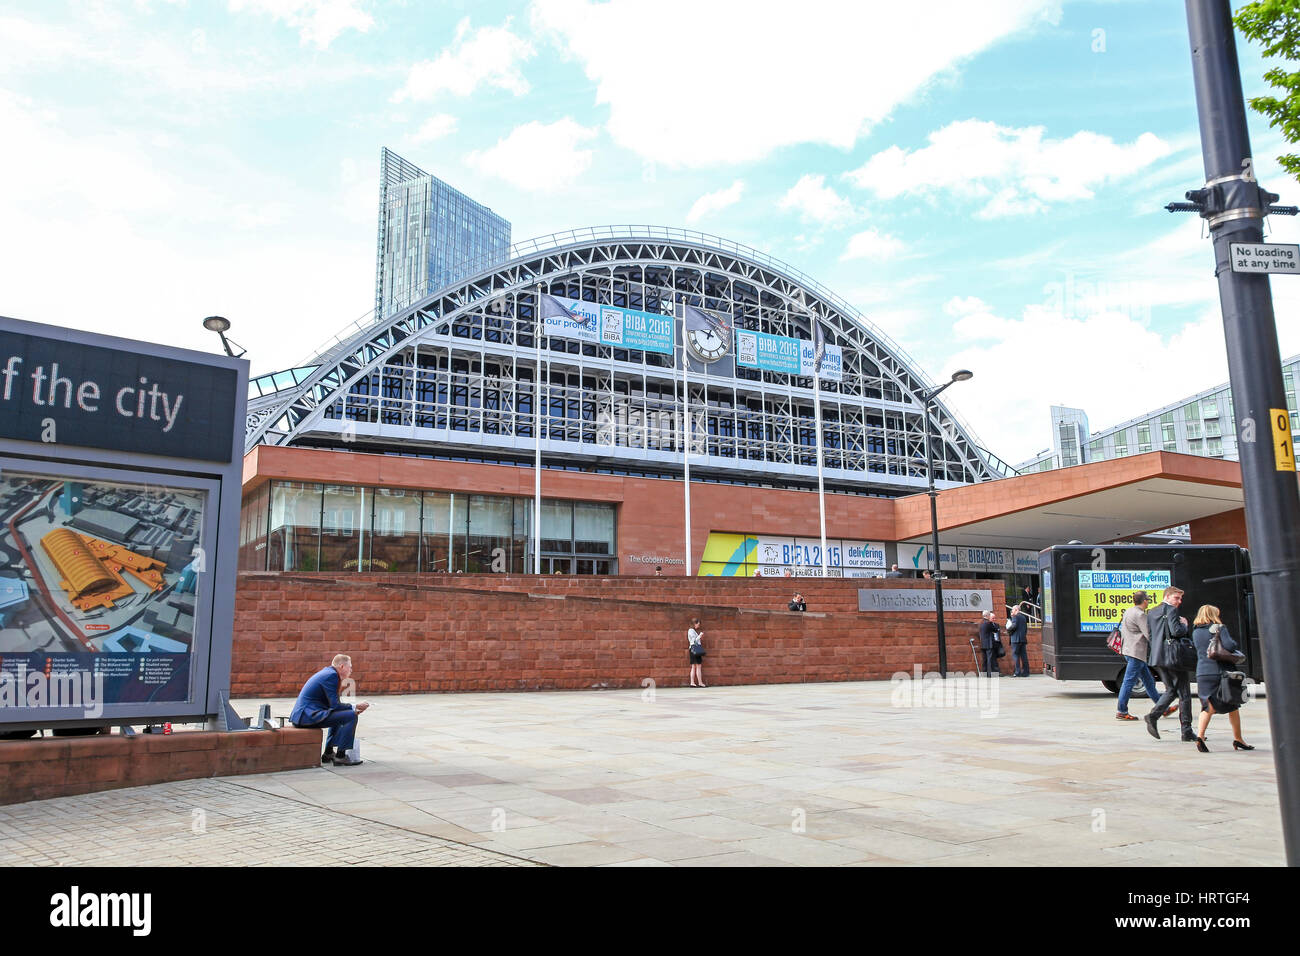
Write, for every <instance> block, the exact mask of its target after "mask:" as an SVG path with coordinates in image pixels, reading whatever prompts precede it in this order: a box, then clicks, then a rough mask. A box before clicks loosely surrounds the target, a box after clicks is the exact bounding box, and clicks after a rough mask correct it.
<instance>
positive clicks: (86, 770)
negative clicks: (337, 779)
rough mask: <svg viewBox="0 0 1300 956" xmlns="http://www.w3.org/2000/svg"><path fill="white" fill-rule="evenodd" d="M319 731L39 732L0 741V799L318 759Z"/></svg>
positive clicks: (288, 766)
mask: <svg viewBox="0 0 1300 956" xmlns="http://www.w3.org/2000/svg"><path fill="white" fill-rule="evenodd" d="M320 751H321V731H319V730H300V729H298V728H295V727H285V728H284V729H282V730H276V731H250V732H249V733H244V734H225V733H215V732H207V731H182V732H181V733H175V734H166V735H164V734H140V735H139V736H136V737H120V736H107V737H103V736H100V737H80V738H65V737H45V738H40V739H36V740H7V741H5V742H4V743H2V744H0V804H7V803H24V802H26V801H28V800H45V799H48V798H49V797H65V796H69V795H71V794H76V793H97V792H99V791H101V790H116V789H118V788H120V787H140V786H144V785H145V784H150V783H164V782H169V781H172V780H193V779H195V778H198V777H226V776H231V775H233V774H244V773H275V772H277V771H280V770H301V769H304V768H307V767H319V766H320Z"/></svg>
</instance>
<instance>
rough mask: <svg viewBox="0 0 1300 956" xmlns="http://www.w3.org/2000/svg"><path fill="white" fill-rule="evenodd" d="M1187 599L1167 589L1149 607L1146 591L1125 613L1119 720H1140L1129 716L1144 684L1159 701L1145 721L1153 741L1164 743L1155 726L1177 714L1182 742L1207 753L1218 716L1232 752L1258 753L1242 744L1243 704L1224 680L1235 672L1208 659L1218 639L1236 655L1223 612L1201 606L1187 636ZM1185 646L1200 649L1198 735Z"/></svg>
mask: <svg viewBox="0 0 1300 956" xmlns="http://www.w3.org/2000/svg"><path fill="white" fill-rule="evenodd" d="M1183 593H1184V592H1183V590H1182V589H1181V588H1176V587H1170V588H1166V589H1165V592H1164V595H1163V596H1162V599H1161V601H1160V603H1159V604H1157V605H1156V606H1155V607H1152V606H1151V595H1149V594H1148V593H1147V592H1146V591H1135V592H1134V593H1133V604H1132V606H1131V607H1129V608H1127V609H1126V610H1125V611H1124V616H1123V617H1122V618H1121V619H1120V624H1119V631H1120V641H1121V644H1120V653H1121V654H1122V655H1123V656H1124V657H1125V658H1126V659H1127V665H1126V666H1125V669H1124V681H1123V683H1122V684H1120V689H1119V704H1118V706H1117V708H1116V711H1115V719H1116V720H1137V719H1138V718H1136V717H1134V716H1133V715H1132V714H1130V713H1129V712H1128V702H1129V698H1130V697H1131V696H1132V694H1133V688H1134V687H1135V686H1136V685H1137V683H1138V682H1139V681H1141V682H1142V686H1143V688H1145V690H1146V692H1147V696H1148V697H1150V698H1151V699H1152V700H1153V701H1155V706H1154V707H1152V709H1151V712H1150V713H1149V714H1147V715H1146V717H1144V718H1143V720H1144V721H1145V722H1146V725H1147V731H1148V732H1149V733H1150V734H1151V736H1152V737H1155V738H1156V739H1157V740H1159V739H1160V729H1159V727H1158V726H1157V722H1158V721H1159V720H1160V718H1161V717H1169V716H1171V715H1172V714H1173V713H1174V711H1178V722H1179V725H1180V727H1181V729H1182V739H1183V741H1184V742H1186V743H1192V742H1193V741H1194V742H1195V743H1196V749H1197V750H1199V751H1200V752H1201V753H1209V752H1210V748H1209V747H1208V746H1206V743H1205V731H1206V729H1207V728H1208V727H1209V725H1210V718H1211V717H1213V716H1214V715H1215V714H1227V715H1228V723H1229V724H1231V725H1232V747H1233V749H1234V750H1254V749H1255V748H1254V747H1252V746H1251V745H1249V744H1247V743H1246V742H1245V741H1244V740H1242V738H1241V714H1240V712H1239V708H1240V707H1241V701H1240V700H1239V699H1238V697H1239V694H1236V693H1233V684H1232V680H1231V679H1225V678H1226V675H1227V674H1228V673H1229V671H1231V670H1232V668H1231V666H1230V665H1227V664H1224V663H1222V662H1220V661H1217V660H1214V659H1213V658H1211V657H1210V656H1209V649H1210V643H1211V641H1213V640H1214V639H1215V638H1217V639H1218V642H1219V646H1220V647H1222V648H1223V650H1224V651H1227V652H1228V653H1230V654H1231V653H1236V652H1237V651H1238V647H1237V642H1236V641H1234V640H1233V639H1232V635H1231V634H1229V633H1228V629H1227V627H1225V626H1224V624H1223V620H1222V618H1221V616H1220V611H1219V609H1218V608H1217V607H1215V606H1214V605H1213V604H1202V605H1201V606H1200V608H1199V609H1198V610H1197V612H1196V617H1195V618H1194V619H1193V621H1192V623H1191V625H1190V630H1191V633H1190V636H1189V633H1188V631H1189V626H1188V623H1187V618H1185V617H1182V616H1181V615H1179V613H1178V610H1179V608H1180V607H1181V606H1182V603H1183ZM1185 641H1190V642H1191V644H1192V645H1193V646H1194V647H1195V649H1196V694H1197V696H1198V697H1200V699H1201V714H1200V721H1199V723H1198V724H1197V728H1196V731H1195V732H1193V731H1192V694H1191V672H1190V670H1188V669H1187V668H1184V667H1182V666H1180V665H1179V662H1178V660H1177V647H1176V646H1175V645H1176V644H1177V643H1178V642H1185ZM1153 670H1154V672H1155V675H1154V676H1153V675H1152V671H1153ZM1157 677H1158V678H1159V679H1160V682H1161V683H1163V684H1164V685H1165V691H1164V693H1163V694H1160V693H1158V690H1157V687H1156V678H1157ZM1238 689H1239V688H1238Z"/></svg>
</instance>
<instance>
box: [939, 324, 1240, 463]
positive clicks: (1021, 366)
mask: <svg viewBox="0 0 1300 956" xmlns="http://www.w3.org/2000/svg"><path fill="white" fill-rule="evenodd" d="M952 332H953V336H954V337H955V339H956V340H957V341H958V342H959V343H961V344H960V345H959V347H958V349H957V350H956V351H955V352H953V353H952V354H950V355H949V356H948V357H947V360H946V361H945V363H944V366H943V367H944V368H945V369H946V368H969V369H971V370H972V371H973V372H974V373H975V377H974V378H973V379H971V380H970V381H968V382H963V383H962V384H961V385H960V386H958V387H956V388H954V389H953V390H952V391H951V392H949V393H948V394H947V395H946V396H945V397H946V398H947V399H948V400H949V401H951V402H952V403H953V407H954V408H956V409H957V410H958V412H959V413H960V414H962V415H963V416H964V417H965V418H966V419H967V420H968V421H969V422H970V423H971V427H972V428H974V430H975V432H976V434H978V435H979V437H980V440H981V441H983V442H986V443H987V445H988V448H989V449H990V450H991V451H992V452H993V453H994V454H996V455H998V456H999V457H1001V458H1003V459H1004V460H1006V461H1011V462H1019V461H1023V460H1024V459H1026V458H1028V457H1030V456H1031V455H1033V454H1035V453H1036V452H1037V451H1038V450H1039V449H1041V448H1042V447H1043V446H1044V444H1045V443H1046V442H1048V441H1049V440H1050V438H1051V435H1050V427H1049V423H1048V417H1047V406H1048V405H1051V404H1059V405H1069V406H1073V407H1075V408H1082V409H1084V410H1085V411H1086V412H1087V413H1088V419H1089V422H1090V423H1091V425H1092V428H1093V430H1094V431H1098V430H1101V429H1103V428H1107V427H1110V426H1111V425H1115V424H1118V423H1119V422H1121V421H1125V420H1127V419H1130V418H1133V417H1134V416H1137V415H1141V414H1143V413H1145V412H1148V411H1150V410H1151V409H1154V408H1159V407H1160V406H1161V405H1165V404H1168V403H1169V402H1172V401H1177V400H1178V399H1180V398H1182V397H1184V396H1186V395H1190V394H1193V393H1194V392H1196V391H1197V390H1199V389H1203V388H1209V387H1212V386H1214V385H1216V384H1218V383H1219V382H1222V381H1226V380H1227V377H1228V373H1227V363H1226V360H1225V358H1224V351H1223V328H1222V324H1221V323H1220V322H1219V320H1218V316H1217V313H1216V312H1213V311H1211V312H1207V313H1206V314H1205V315H1204V316H1202V317H1201V318H1200V319H1198V320H1196V321H1193V322H1190V323H1188V324H1187V325H1185V326H1183V327H1182V328H1180V329H1177V330H1176V331H1175V332H1173V333H1172V334H1168V335H1161V334H1160V333H1158V332H1156V331H1153V330H1152V329H1150V328H1149V327H1147V326H1146V325H1145V324H1143V323H1142V322H1141V321H1139V320H1138V319H1135V318H1133V317H1132V316H1130V315H1128V314H1125V313H1123V312H1099V313H1095V314H1092V315H1089V316H1087V317H1086V318H1074V317H1068V316H1065V315H1063V314H1061V313H1059V312H1054V311H1051V310H1049V309H1047V308H1045V307H1043V306H1040V305H1031V306H1029V307H1028V308H1026V309H1025V310H1024V312H1023V314H1022V315H1021V317H1020V318H1019V319H1008V318H1003V317H1001V316H998V315H995V314H993V313H992V312H989V311H977V312H971V313H968V314H965V315H963V316H962V317H961V318H960V319H958V320H957V321H956V322H955V323H954V324H953V327H952ZM958 388H959V389H960V391H958Z"/></svg>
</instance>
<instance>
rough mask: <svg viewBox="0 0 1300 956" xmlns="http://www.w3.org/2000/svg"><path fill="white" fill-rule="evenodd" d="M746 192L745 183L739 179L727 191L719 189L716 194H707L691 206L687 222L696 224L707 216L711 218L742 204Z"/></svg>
mask: <svg viewBox="0 0 1300 956" xmlns="http://www.w3.org/2000/svg"><path fill="white" fill-rule="evenodd" d="M744 191H745V181H744V180H743V179H737V180H736V181H735V182H734V183H732V184H731V185H730V186H728V187H727V188H726V189H719V190H717V191H716V192H711V193H705V194H704V195H703V196H701V197H700V198H699V199H697V200H695V203H694V204H693V205H692V206H691V211H690V212H688V213H687V214H686V221H687V222H696V221H698V220H700V219H703V218H704V217H705V216H711V215H713V214H714V213H715V212H720V211H722V210H723V209H726V208H727V207H728V206H733V205H735V204H736V203H738V202H740V196H741V193H743V192H744Z"/></svg>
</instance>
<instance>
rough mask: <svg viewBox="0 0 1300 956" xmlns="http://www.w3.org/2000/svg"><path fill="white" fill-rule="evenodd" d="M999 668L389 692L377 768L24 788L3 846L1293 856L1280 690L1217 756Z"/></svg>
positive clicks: (93, 851)
mask: <svg viewBox="0 0 1300 956" xmlns="http://www.w3.org/2000/svg"><path fill="white" fill-rule="evenodd" d="M357 676H358V678H359V680H360V686H361V689H362V692H363V694H362V695H363V696H364V686H365V684H364V680H365V675H364V674H358V675H357ZM714 676H716V675H714ZM976 683H977V682H975V681H970V682H967V681H964V680H963V681H958V682H954V683H953V690H954V691H956V692H957V693H956V694H955V695H954V696H951V697H949V699H948V700H947V701H946V703H947V704H948V705H947V706H935V705H936V704H938V703H940V702H941V700H942V697H941V695H942V691H938V690H936V689H935V687H934V686H931V685H924V684H922V685H920V686H917V687H915V688H914V687H912V686H910V685H902V684H891V683H890V682H883V681H882V682H870V683H834V684H797V685H765V686H745V687H727V686H711V687H709V688H707V689H691V688H669V689H664V688H659V689H654V688H647V689H646V690H643V691H642V690H621V691H585V692H555V693H491V694H424V695H411V696H390V697H380V698H376V699H374V700H373V704H374V706H373V707H372V709H371V710H370V711H369V712H367V713H366V714H365V715H364V716H363V717H362V719H361V722H360V727H361V736H360V741H361V746H362V750H363V753H362V756H363V757H364V759H365V761H366V762H365V764H364V765H362V766H360V767H353V768H346V769H342V768H340V769H333V768H331V769H313V770H303V771H295V772H286V773H276V774H266V775H259V776H247V777H230V778H223V779H220V780H203V781H188V782H184V783H174V784H163V785H158V786H153V787H140V788H135V789H132V790H122V791H115V792H109V793H102V794H91V795H86V796H80V797H64V798H59V799H55V800H47V801H39V802H34V803H27V804H20V805H15V806H10V807H3V808H0V837H3V840H2V841H0V864H5V865H8V864H14V863H39V864H50V863H58V864H89V863H102V864H146V863H164V864H183V863H196V864H197V863H205V864H207V863H216V864H222V863H237V864H249V863H260V864H297V863H340V862H344V863H359V864H371V865H395V864H415V865H437V864H447V865H498V864H499V865H520V864H527V863H528V862H529V861H533V862H536V863H542V864H551V865H559V866H569V865H603V866H661V865H671V866H764V865H772V866H779V865H791V864H794V865H834V866H847V865H869V866H870V865H897V864H922V865H944V866H948V865H954V866H980V865H990V864H1004V865H1061V864H1080V865H1086V866H1135V865H1144V866H1146V865H1158V866H1189V867H1191V866H1206V865H1211V866H1215V867H1223V866H1238V865H1254V864H1266V865H1282V864H1283V863H1284V855H1283V849H1282V837H1281V825H1280V821H1279V817H1278V807H1277V790H1276V785H1275V779H1274V770H1273V755H1272V753H1271V750H1270V746H1271V744H1270V736H1269V733H1268V726H1267V710H1266V705H1265V702H1264V701H1263V700H1259V701H1256V702H1253V703H1251V704H1249V705H1248V706H1247V707H1246V708H1245V709H1244V710H1243V712H1242V720H1243V725H1244V730H1245V736H1246V739H1247V740H1248V741H1249V742H1251V743H1254V744H1255V745H1256V746H1257V747H1258V749H1257V750H1256V751H1254V752H1250V753H1244V752H1234V751H1232V750H1231V733H1230V732H1229V728H1228V724H1227V721H1226V719H1224V718H1222V717H1220V718H1216V719H1215V721H1214V722H1213V723H1212V724H1211V727H1210V734H1209V745H1210V747H1211V750H1212V753H1210V754H1200V753H1197V752H1196V749H1195V746H1194V745H1192V744H1184V743H1181V742H1180V741H1179V740H1178V732H1177V731H1178V728H1177V720H1176V718H1170V719H1168V720H1164V721H1162V722H1161V725H1162V727H1163V728H1165V733H1164V735H1163V736H1164V739H1163V740H1161V741H1156V740H1153V739H1152V738H1151V737H1150V736H1149V735H1148V734H1147V732H1146V730H1145V728H1144V726H1143V725H1142V723H1141V722H1126V723H1121V722H1119V721H1116V720H1115V719H1114V717H1113V714H1114V698H1113V697H1112V696H1110V695H1108V694H1106V693H1105V692H1104V691H1103V690H1102V689H1101V688H1100V686H1099V685H1090V684H1086V683H1059V682H1056V681H1052V680H1050V679H1048V678H1045V677H1033V678H1029V679H1024V680H1011V679H1006V678H1004V679H1001V680H999V681H997V682H996V685H997V686H996V693H995V694H989V693H987V691H988V690H989V685H987V684H984V685H981V687H980V690H981V691H984V693H978V694H977V693H976V692H975V690H974V688H975V685H976ZM936 697H938V698H939V699H936ZM256 703H260V701H256V702H255V701H241V702H237V708H238V709H239V710H240V712H241V713H245V714H249V713H253V712H254V711H255V704H256ZM271 703H272V705H273V708H272V710H273V713H277V714H281V713H287V712H288V710H289V705H290V703H291V702H290V701H287V700H273V701H271ZM905 704H910V705H911V706H903V705H905ZM927 705H928V706H927ZM1146 706H1147V702H1146V701H1145V700H1135V701H1134V706H1133V711H1134V713H1143V712H1144V711H1145V708H1146ZM985 714H987V715H988V716H984V715H985ZM199 813H201V815H202V816H201V819H202V820H203V822H204V832H202V833H195V832H193V831H194V826H193V824H194V820H195V819H196V814H199Z"/></svg>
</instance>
